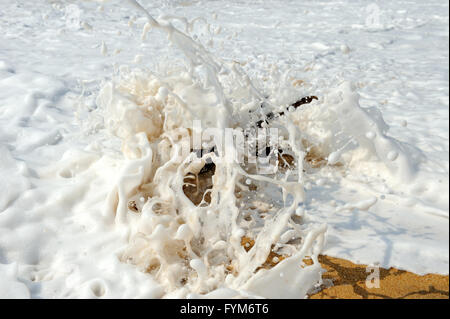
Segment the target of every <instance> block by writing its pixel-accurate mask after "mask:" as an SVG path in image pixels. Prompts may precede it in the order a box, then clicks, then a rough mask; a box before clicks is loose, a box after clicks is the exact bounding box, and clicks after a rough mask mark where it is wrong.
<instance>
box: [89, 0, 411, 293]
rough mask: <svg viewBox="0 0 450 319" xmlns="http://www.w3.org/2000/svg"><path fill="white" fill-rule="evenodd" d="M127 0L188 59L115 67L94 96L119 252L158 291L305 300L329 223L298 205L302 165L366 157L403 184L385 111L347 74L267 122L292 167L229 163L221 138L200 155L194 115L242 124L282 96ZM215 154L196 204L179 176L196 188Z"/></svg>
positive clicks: (404, 166) (217, 123) (108, 212)
mask: <svg viewBox="0 0 450 319" xmlns="http://www.w3.org/2000/svg"><path fill="white" fill-rule="evenodd" d="M129 2H130V3H132V4H133V5H134V6H135V7H136V8H138V9H139V10H140V11H141V12H143V13H144V14H145V15H146V16H147V18H148V21H149V22H148V24H147V25H146V27H145V28H144V32H148V31H150V30H151V29H156V28H157V29H161V30H163V31H165V32H166V33H167V35H168V39H169V41H170V42H171V43H173V44H175V45H176V46H177V47H178V48H179V49H180V50H181V51H182V52H183V53H184V55H185V57H186V59H187V61H188V66H187V67H177V68H175V67H173V69H172V70H169V72H166V74H164V75H158V76H157V75H155V74H153V73H150V72H144V71H132V72H130V71H122V72H121V73H120V77H119V78H118V79H115V80H113V81H111V82H109V83H107V84H106V85H105V86H104V87H103V88H102V90H101V92H100V94H99V96H98V98H97V105H98V106H99V109H100V110H102V111H103V113H104V121H105V125H106V127H107V128H108V129H109V130H110V132H112V133H113V134H114V135H116V136H118V137H119V138H120V139H121V140H122V151H123V154H124V156H125V158H126V159H127V161H126V164H125V165H124V167H123V168H122V171H121V172H120V175H119V176H118V182H117V184H116V185H115V186H114V188H113V190H112V191H111V192H110V194H109V196H108V199H107V207H106V208H105V216H106V217H107V218H108V219H109V220H110V222H111V223H115V224H116V225H117V227H125V228H126V229H128V231H129V238H130V239H129V246H128V248H127V249H126V251H124V252H123V254H122V256H121V259H122V261H123V262H128V263H132V264H134V265H136V266H137V267H138V268H139V269H140V270H142V271H144V272H148V273H150V274H152V275H153V276H154V277H155V278H156V279H157V280H158V281H159V282H160V283H161V285H162V286H163V287H164V289H165V292H166V297H222V298H229V297H239V296H240V297H257V296H262V297H268V298H276V297H287V298H303V297H305V296H306V295H307V293H308V292H309V291H311V289H313V288H314V287H315V286H317V285H319V284H320V283H321V267H320V264H319V262H318V258H317V257H318V254H319V253H320V252H321V249H322V247H323V245H324V240H325V233H326V225H317V224H314V223H312V222H310V221H309V220H308V216H307V215H306V214H305V213H303V212H302V210H301V206H302V203H303V202H304V201H305V198H306V196H307V193H305V190H304V179H305V174H309V173H311V172H313V171H314V169H316V168H317V167H320V166H322V165H329V166H332V167H335V168H336V169H339V167H340V166H343V165H346V166H351V165H353V164H354V163H355V162H358V163H360V162H362V161H365V162H366V163H367V162H370V161H372V162H375V163H377V165H378V164H379V163H383V165H385V166H386V167H388V169H389V172H390V173H389V174H390V176H392V177H393V178H394V179H398V180H402V181H405V180H409V179H412V178H414V174H415V163H414V162H413V161H412V160H411V158H412V157H411V156H408V152H409V151H410V150H407V149H406V148H405V146H404V145H403V144H401V143H400V142H397V141H396V140H394V139H392V138H390V137H388V136H386V131H387V126H386V124H385V123H384V122H383V120H382V117H381V115H380V114H379V113H377V112H376V111H374V110H370V109H369V110H368V109H362V108H360V106H359V104H358V95H357V94H356V93H355V92H354V89H353V88H352V86H351V85H350V84H349V83H343V84H341V85H340V86H338V87H337V88H336V89H335V90H333V91H331V92H330V93H329V94H327V95H326V96H324V97H323V98H321V99H320V100H319V101H315V102H314V103H312V104H309V105H305V106H304V107H302V108H301V110H295V111H292V112H287V113H286V114H285V116H280V117H278V118H276V119H275V120H274V122H273V123H272V124H271V126H272V127H275V128H277V129H278V132H279V133H278V134H279V135H280V137H281V138H280V139H279V147H280V148H282V149H283V150H289V151H290V153H291V154H292V158H294V159H295V161H296V164H295V165H293V166H295V168H296V169H295V170H287V171H281V170H279V171H277V172H274V173H272V174H260V173H259V171H258V169H255V167H253V166H252V165H244V164H242V163H240V162H237V161H230V160H227V159H229V158H232V157H234V156H235V155H236V154H239V153H240V151H239V149H238V147H237V146H236V145H235V144H234V143H233V142H232V141H231V142H230V141H228V142H227V141H226V140H225V143H224V144H225V145H224V147H222V148H221V149H220V150H219V151H218V152H216V153H214V152H211V153H208V154H203V155H202V157H201V160H198V158H197V153H196V151H195V149H193V148H192V140H193V139H194V138H195V134H196V127H195V125H194V123H195V121H200V124H201V126H202V127H205V128H218V129H221V130H224V129H226V128H233V129H239V128H245V127H249V125H250V126H251V125H252V123H255V122H256V120H257V119H259V118H261V116H264V114H267V112H271V111H277V110H278V109H279V107H278V106H277V105H283V104H284V105H286V103H285V102H286V101H276V99H275V101H276V102H279V104H277V103H274V100H273V99H272V100H271V101H270V102H269V101H268V100H267V99H266V98H265V95H264V94H262V93H261V92H260V91H259V90H258V88H257V86H256V85H255V84H253V82H252V81H251V80H250V78H249V76H248V75H246V74H245V72H243V70H242V69H241V68H240V67H239V65H237V64H236V63H228V62H223V61H220V60H219V59H217V58H215V57H214V56H212V55H211V54H210V53H209V52H207V51H206V50H205V49H204V47H203V46H202V45H200V44H199V43H197V42H195V41H194V40H193V39H192V38H191V37H190V36H189V35H188V33H183V32H181V31H180V30H178V29H177V28H175V27H174V26H173V25H172V24H171V23H170V21H169V20H170V19H171V17H164V19H163V18H159V19H158V20H159V21H157V20H156V19H154V18H153V17H152V16H151V15H150V14H149V13H148V12H147V11H146V10H145V9H144V8H143V7H141V6H140V5H139V4H138V3H137V2H136V1H135V0H130V1H129ZM187 24H188V23H187V22H186V25H187ZM186 29H187V30H188V29H189V28H188V27H187V28H186ZM262 103H263V104H264V111H263V108H262V107H261V104H262ZM249 111H251V112H249ZM211 161H212V162H213V163H214V167H215V170H214V172H213V174H210V175H212V176H211V181H210V183H211V185H210V187H209V188H208V190H207V191H206V192H205V194H200V199H199V203H194V202H193V201H192V200H191V198H190V197H189V194H187V192H186V187H187V186H186V185H188V184H191V185H193V186H192V188H193V189H196V188H199V183H200V181H199V180H198V179H199V178H200V175H201V172H202V169H203V168H204V167H206V166H205V164H206V163H211ZM277 165H279V163H277ZM358 165H359V164H358ZM206 193H207V194H206Z"/></svg>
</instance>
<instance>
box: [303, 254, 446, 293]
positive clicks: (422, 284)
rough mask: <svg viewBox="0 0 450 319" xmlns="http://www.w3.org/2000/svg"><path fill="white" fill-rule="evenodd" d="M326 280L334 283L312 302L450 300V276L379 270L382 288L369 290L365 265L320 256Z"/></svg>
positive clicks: (393, 269)
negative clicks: (334, 300) (344, 300)
mask: <svg viewBox="0 0 450 319" xmlns="http://www.w3.org/2000/svg"><path fill="white" fill-rule="evenodd" d="M319 261H320V263H321V265H322V267H323V268H325V269H326V270H327V272H326V273H324V274H323V278H324V279H329V280H332V281H333V285H334V286H332V287H329V288H324V289H323V290H321V291H320V292H318V293H316V294H313V295H311V296H310V298H311V299H448V298H449V276H448V275H447V276H442V275H435V274H428V275H425V276H419V275H416V274H414V273H411V272H407V271H404V270H399V269H395V268H390V269H384V268H380V288H367V287H366V284H365V282H366V278H367V276H368V275H369V273H368V272H366V265H357V264H354V263H352V262H350V261H348V260H344V259H339V258H333V257H328V256H319Z"/></svg>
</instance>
